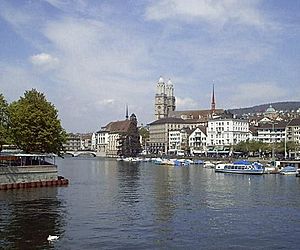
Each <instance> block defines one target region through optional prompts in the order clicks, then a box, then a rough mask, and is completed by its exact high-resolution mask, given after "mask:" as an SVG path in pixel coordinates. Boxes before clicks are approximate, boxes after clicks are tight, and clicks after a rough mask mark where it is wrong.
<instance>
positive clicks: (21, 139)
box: [9, 89, 66, 154]
mask: <svg viewBox="0 0 300 250" xmlns="http://www.w3.org/2000/svg"><path fill="white" fill-rule="evenodd" d="M9 115H10V128H11V134H12V139H13V142H14V143H15V144H16V145H17V146H18V147H19V148H20V149H22V150H24V151H25V152H28V153H33V152H39V153H55V154H59V153H60V151H61V150H62V149H63V143H64V142H65V140H66V132H65V130H64V129H63V128H62V126H61V124H60V120H59V119H58V112H57V110H56V109H55V107H54V105H53V104H51V103H50V102H48V101H47V100H46V97H45V95H44V94H43V93H39V92H38V91H37V90H35V89H32V90H30V91H26V92H25V94H24V97H21V98H20V99H19V100H18V101H15V102H13V103H12V104H11V105H10V106H9Z"/></svg>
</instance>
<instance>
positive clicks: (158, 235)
mask: <svg viewBox="0 0 300 250" xmlns="http://www.w3.org/2000/svg"><path fill="white" fill-rule="evenodd" d="M57 164H58V168H59V174H60V175H63V176H65V177H66V178H68V179H69V180H70V184H69V186H67V187H44V188H32V189H27V190H8V191H1V192H0V214H1V215H0V216H1V217H0V218H1V220H0V248H1V249H299V244H300V178H296V177H294V176H281V175H263V176H248V175H234V174H222V173H215V172H214V170H213V169H204V168H202V167H201V166H189V167H168V166H158V165H154V164H153V163H125V162H117V161H115V160H112V159H101V158H65V159H58V160H57ZM48 235H58V236H59V239H58V240H57V241H54V242H52V243H49V242H48V241H47V237H48Z"/></svg>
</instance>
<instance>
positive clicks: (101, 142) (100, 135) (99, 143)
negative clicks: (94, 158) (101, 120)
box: [93, 127, 109, 156]
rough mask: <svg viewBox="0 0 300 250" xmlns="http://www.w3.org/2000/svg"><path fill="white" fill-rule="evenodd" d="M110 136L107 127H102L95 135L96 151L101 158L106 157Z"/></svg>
mask: <svg viewBox="0 0 300 250" xmlns="http://www.w3.org/2000/svg"><path fill="white" fill-rule="evenodd" d="M108 134H109V131H108V130H107V128H106V127H102V128H101V129H100V130H99V131H97V132H96V133H94V134H93V137H94V140H93V141H94V142H95V146H94V150H95V151H96V152H97V155H99V156H106V149H107V145H108Z"/></svg>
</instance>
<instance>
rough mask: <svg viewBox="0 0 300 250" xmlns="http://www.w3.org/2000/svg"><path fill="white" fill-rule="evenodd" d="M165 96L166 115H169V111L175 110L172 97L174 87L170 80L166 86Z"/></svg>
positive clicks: (173, 97)
mask: <svg viewBox="0 0 300 250" xmlns="http://www.w3.org/2000/svg"><path fill="white" fill-rule="evenodd" d="M166 94H167V102H168V107H167V109H168V115H169V114H170V111H174V110H175V96H174V86H173V83H172V82H171V79H169V81H168V82H167V85H166Z"/></svg>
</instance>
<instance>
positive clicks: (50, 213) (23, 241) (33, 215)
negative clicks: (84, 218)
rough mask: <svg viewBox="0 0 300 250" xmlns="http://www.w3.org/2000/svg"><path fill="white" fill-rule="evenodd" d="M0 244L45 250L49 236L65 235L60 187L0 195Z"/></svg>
mask: <svg viewBox="0 0 300 250" xmlns="http://www.w3.org/2000/svg"><path fill="white" fill-rule="evenodd" d="M0 200H1V202H0V214H1V223H0V245H1V247H3V248H4V249H33V248H34V249H45V248H49V247H51V246H50V245H49V243H48V242H47V237H48V235H49V234H51V235H62V234H63V230H64V229H63V228H64V225H65V221H64V219H63V207H64V206H63V204H62V202H61V201H60V200H59V199H58V198H57V188H56V187H49V188H36V189H26V190H8V191H6V192H0Z"/></svg>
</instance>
